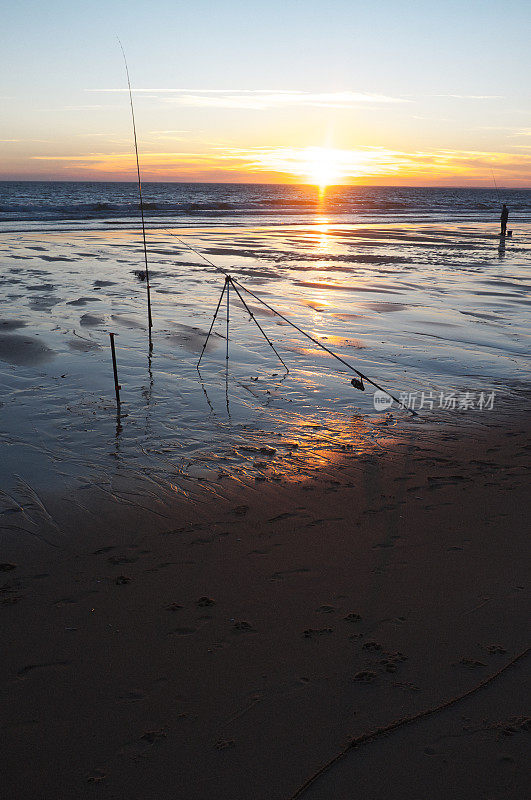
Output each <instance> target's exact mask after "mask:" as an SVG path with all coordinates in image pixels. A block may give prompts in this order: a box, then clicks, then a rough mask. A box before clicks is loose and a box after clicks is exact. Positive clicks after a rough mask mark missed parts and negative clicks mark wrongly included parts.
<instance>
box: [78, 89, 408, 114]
mask: <svg viewBox="0 0 531 800" xmlns="http://www.w3.org/2000/svg"><path fill="white" fill-rule="evenodd" d="M90 91H101V92H123V91H126V90H123V89H101V90H90ZM134 94H144V95H149V96H151V97H159V98H161V99H163V100H164V102H167V103H172V104H176V105H180V106H188V107H196V108H197V107H199V108H232V109H251V110H255V111H265V110H268V109H271V108H290V107H291V108H295V107H298V108H336V109H341V108H350V107H353V106H358V105H385V104H389V103H391V104H393V103H411V102H412V101H411V100H409V99H406V98H403V97H390V96H388V95H382V94H371V93H367V92H354V91H343V92H304V91H297V90H276V89H135V90H134Z"/></svg>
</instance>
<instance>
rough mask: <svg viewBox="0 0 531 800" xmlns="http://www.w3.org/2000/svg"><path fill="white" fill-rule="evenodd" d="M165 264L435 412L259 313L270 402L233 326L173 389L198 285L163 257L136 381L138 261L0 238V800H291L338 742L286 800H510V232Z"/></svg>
mask: <svg viewBox="0 0 531 800" xmlns="http://www.w3.org/2000/svg"><path fill="white" fill-rule="evenodd" d="M173 232H174V233H176V234H177V235H185V236H186V237H187V238H189V239H190V240H191V241H192V242H193V244H194V246H196V247H198V248H200V249H201V250H202V251H203V252H204V253H206V254H207V256H208V257H210V258H212V259H214V260H215V262H216V263H217V264H219V265H220V266H222V267H224V268H230V269H231V271H232V272H233V274H234V275H235V277H236V278H237V279H239V280H240V281H242V282H243V283H244V284H246V285H248V286H249V288H251V289H252V291H254V292H256V293H258V294H259V295H260V296H261V297H263V298H264V299H265V300H266V301H267V302H268V303H270V304H272V305H273V306H274V307H277V308H279V310H281V311H282V312H283V313H285V314H286V315H288V316H289V317H290V318H291V319H293V320H294V321H295V322H296V323H297V324H299V325H301V326H302V327H303V328H304V329H305V330H307V331H308V332H310V333H311V334H312V335H313V336H314V338H317V339H318V340H319V341H321V342H322V343H323V344H325V345H327V346H329V347H332V348H333V349H334V350H336V351H337V352H338V353H339V354H340V355H341V356H342V357H343V358H346V359H347V360H349V361H351V362H352V363H354V364H355V366H356V367H358V368H360V369H361V370H362V371H364V372H366V373H367V374H368V375H369V376H372V377H374V378H376V379H377V380H380V381H381V382H382V383H383V384H384V385H385V386H386V387H388V388H389V389H390V390H391V391H394V392H396V394H397V395H399V394H402V393H407V394H408V396H410V395H411V393H413V394H414V395H415V396H416V398H417V400H419V399H420V397H421V396H424V394H425V395H426V396H427V397H428V398H429V399H428V400H427V402H426V404H425V407H424V408H423V409H422V411H421V414H420V416H419V417H415V418H411V417H410V416H409V415H408V414H407V413H406V412H404V411H403V410H400V409H399V408H397V406H396V404H395V405H394V406H393V407H392V408H390V409H389V408H388V409H385V410H383V411H382V412H381V413H377V412H376V411H375V408H374V404H373V395H372V391H368V390H367V391H365V392H358V391H356V390H354V389H353V387H352V385H351V383H350V379H351V377H352V374H351V373H350V372H349V371H348V370H346V369H344V368H343V367H342V366H341V365H338V364H337V363H336V362H332V361H331V359H330V358H329V356H328V355H326V354H325V353H324V352H323V351H322V350H320V349H319V348H318V347H317V346H316V345H315V344H314V343H309V342H308V341H307V340H304V339H301V338H300V337H299V336H298V335H297V334H296V333H295V332H294V331H293V329H289V328H287V326H285V325H284V324H280V323H279V320H278V318H274V317H272V316H271V314H270V312H269V311H267V310H266V309H264V308H263V307H259V306H258V304H257V303H256V301H254V300H253V303H252V308H253V311H254V312H257V311H258V309H259V308H261V311H260V314H259V318H260V320H261V322H262V323H263V325H264V328H265V329H266V330H267V332H268V334H269V335H270V336H271V338H272V339H273V340H274V342H275V345H276V346H277V347H278V348H279V351H280V352H281V354H282V355H283V357H284V358H286V360H287V361H288V362H289V367H290V373H289V374H284V371H283V370H282V368H281V365H280V364H279V362H278V361H277V360H276V358H275V357H274V355H272V352H271V350H270V349H269V347H268V345H267V343H266V342H265V341H264V339H263V338H262V337H261V336H260V334H259V332H257V330H256V329H255V328H254V327H251V322H250V321H249V319H248V316H247V315H246V314H244V313H243V310H242V308H241V307H237V304H236V306H235V307H233V310H232V311H231V329H230V330H231V340H230V369H229V370H228V371H226V369H225V345H226V341H225V338H224V325H225V319H224V317H223V318H221V319H220V320H219V326H218V328H217V329H216V330H215V331H214V336H213V337H212V338H211V340H210V343H209V348H208V349H207V351H206V354H205V355H206V358H205V360H204V362H202V366H201V373H198V371H197V369H196V362H197V359H198V356H199V353H200V351H201V348H202V346H203V342H204V339H205V336H206V332H207V331H208V328H209V325H210V322H211V319H212V314H213V311H214V309H215V306H216V303H217V300H218V297H219V292H220V291H221V286H222V278H223V276H222V274H221V273H216V272H213V271H212V269H210V268H208V267H206V266H205V265H204V264H201V263H200V262H199V260H197V262H196V258H195V256H194V255H193V254H192V253H190V251H189V250H187V249H186V248H185V247H183V246H182V245H181V244H180V243H179V242H178V241H177V240H176V239H175V238H174V237H173V238H172V236H171V232H167V231H166V230H159V231H150V233H149V238H150V258H151V263H152V292H153V305H154V311H155V313H154V318H155V328H154V331H153V340H154V348H153V351H152V353H149V351H148V348H147V341H146V339H147V336H146V313H145V311H146V309H145V283H144V282H142V281H141V280H140V279H139V277H138V270H139V267H141V264H142V262H141V258H142V251H141V248H140V245H139V241H138V231H131V230H126V229H125V228H123V229H120V228H117V229H116V230H109V231H101V230H91V231H88V230H85V231H83V230H80V229H76V230H73V229H71V230H64V231H55V232H49V233H45V234H42V233H39V232H35V231H34V232H29V233H17V234H6V235H4V236H3V239H2V243H1V256H2V262H3V265H4V269H3V271H2V274H1V276H0V283H1V284H2V288H3V304H2V306H1V307H0V382H1V383H2V389H3V393H2V397H1V398H0V445H1V447H2V459H1V460H0V482H1V485H2V491H1V492H0V533H1V539H0V544H1V550H0V618H1V624H2V630H3V639H2V641H3V645H4V646H3V653H2V660H1V666H0V712H1V714H2V720H3V722H2V726H1V729H0V730H1V737H2V755H3V758H2V762H3V763H2V767H1V769H2V771H3V773H4V775H3V786H5V787H7V788H6V789H5V790H4V791H5V792H6V796H7V797H9V798H12V797H16V798H17V800H18V799H19V798H20V800H26V799H27V800H58V798H60V799H61V800H70V798H72V800H73V799H74V798H76V800H77V798H94V797H97V798H104V799H105V798H122V797H131V798H138V800H149V799H150V798H153V800H166V798H167V799H168V800H170V798H171V800H176V798H178V799H179V800H211V798H216V800H218V798H219V800H251V798H252V800H291V798H293V797H294V796H295V794H296V792H297V789H298V787H301V786H303V785H304V783H305V781H306V780H307V779H308V778H310V777H311V776H312V775H314V774H315V773H316V771H318V770H319V769H320V768H321V767H322V766H323V765H325V764H326V763H328V762H329V761H330V760H331V759H334V757H335V756H336V755H338V754H340V753H341V752H342V751H343V750H344V749H345V747H347V746H348V744H349V742H353V741H356V742H358V746H357V747H356V748H351V749H350V750H349V751H348V752H347V753H346V755H345V756H344V757H343V758H341V759H340V760H339V761H338V762H337V763H335V764H334V765H333V767H331V768H330V769H329V770H327V771H326V772H325V774H323V776H322V777H321V778H320V779H319V780H318V781H317V782H315V783H314V784H312V785H311V786H309V787H308V789H307V791H306V792H305V793H304V795H302V796H304V797H308V798H314V800H315V799H316V798H318V800H330V799H331V798H333V799H334V800H351V798H352V797H353V796H356V797H357V796H360V797H363V798H364V800H372V799H374V800H388V798H393V799H394V798H408V800H410V798H412V799H413V800H425V798H427V797H429V798H434V800H448V799H449V798H451V799H452V800H454V798H455V799H456V800H457V798H463V800H464V799H465V798H466V800H470V798H476V797H477V798H489V800H502V798H503V800H507V798H509V799H510V800H512V798H514V800H516V798H518V800H520V798H521V797H523V796H524V794H525V790H524V787H525V783H524V746H525V745H524V742H525V737H526V736H527V735H528V732H527V733H526V731H527V730H528V723H527V722H526V720H525V718H524V714H525V708H524V705H523V700H522V698H523V687H524V678H525V677H526V676H527V675H528V668H529V667H528V661H527V657H523V656H522V657H521V658H520V657H519V656H520V655H521V654H522V653H523V652H524V651H525V648H526V646H527V643H528V642H527V640H526V613H525V612H526V606H525V605H524V604H525V591H524V587H525V578H526V575H525V572H524V570H525V565H526V556H527V554H528V549H527V546H526V537H525V533H526V523H527V519H528V516H529V501H528V491H527V485H526V474H527V473H526V471H525V470H526V469H528V466H529V439H528V433H529V423H528V419H527V405H528V400H529V398H528V393H527V390H526V381H527V379H528V376H529V359H528V354H529V345H528V339H527V335H528V329H527V328H526V324H525V320H526V318H527V317H526V314H527V313H528V310H529V297H528V293H529V283H528V280H527V276H528V263H529V261H528V253H529V247H530V244H531V229H530V228H529V225H528V224H526V223H521V224H519V226H518V230H517V231H515V235H514V236H513V237H512V240H511V242H509V243H508V244H507V246H506V247H505V246H504V247H503V249H500V245H499V242H498V237H496V236H495V235H493V233H492V226H491V227H489V226H488V225H485V224H483V223H469V224H467V225H460V226H457V225H453V226H452V225H446V226H445V225H442V224H436V223H422V224H416V225H415V226H413V225H411V224H394V225H391V224H390V225H364V226H356V225H343V224H339V223H338V224H328V222H327V220H326V219H325V218H317V222H316V223H315V224H310V223H304V224H301V223H299V224H289V225H288V224H286V225H281V224H278V225H270V226H267V225H263V226H260V225H255V226H249V225H243V224H240V225H238V224H235V225H232V226H230V225H223V224H222V223H221V222H220V224H219V226H217V225H212V224H211V225H206V224H205V225H204V226H203V227H196V228H194V229H189V230H185V231H184V232H183V231H181V230H180V229H178V228H177V229H175V230H174V231H173ZM135 237H136V238H135ZM110 330H112V331H114V332H115V333H117V334H118V336H117V356H118V369H119V379H120V382H121V384H122V406H121V414H120V415H119V416H117V414H116V408H115V404H114V387H113V382H112V367H111V360H110V354H109V348H108V332H109V331H110ZM452 394H453V395H454V397H455V398H457V400H455V402H454V404H453V405H452V404H451V402H449V403H447V404H446V406H444V407H443V406H442V405H441V402H439V401H440V400H441V398H447V397H450V396H451V395H452ZM491 395H492V399H493V402H492V405H491V406H490V407H489V406H488V404H487V406H485V404H484V402H483V401H482V400H480V398H482V397H484V396H487V397H488V396H491ZM494 396H495V397H494ZM459 398H461V399H462V398H468V400H470V398H473V402H472V404H471V405H470V404H469V405H468V406H467V404H466V403H463V404H461V402H460V401H459ZM445 402H446V400H445ZM430 403H431V405H430ZM417 408H418V406H417ZM513 662H514V663H513ZM475 688H477V689H478V691H477V692H474V693H473V694H469V692H470V691H471V690H473V689H475ZM430 710H433V713H430V714H426V712H429V711H430ZM410 718H415V719H414V721H411V722H408V720H409V719H410ZM380 729H382V730H380ZM375 731H380V732H379V733H378V734H377V735H376V736H374V737H371V736H370V734H371V733H372V732H375Z"/></svg>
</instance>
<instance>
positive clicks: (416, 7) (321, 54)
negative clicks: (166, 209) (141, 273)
mask: <svg viewBox="0 0 531 800" xmlns="http://www.w3.org/2000/svg"><path fill="white" fill-rule="evenodd" d="M530 18H531V12H530V11H529V5H528V3H527V2H524V1H523V0H522V1H521V2H520V1H519V0H508V2H492V0H470V1H469V2H466V3H464V2H454V1H453V0H447V1H446V2H429V1H428V2H411V0H404V2H393V0H380V2H373V3H368V2H366V1H365V0H364V2H358V1H357V0H331V1H330V2H329V3H324V2H323V1H322V0H320V1H319V2H314V0H297V1H295V0H282V1H280V0H268V2H267V3H265V2H264V3H257V2H254V0H247V2H243V1H240V0H224V2H220V1H219V0H218V1H217V2H216V0H210V2H205V0H196V2H194V3H191V2H186V3H184V2H175V0H172V1H171V2H169V1H168V2H166V1H163V0H154V1H153V2H152V3H150V4H148V3H145V2H142V3H140V2H137V0H132V1H131V2H117V1H116V0H110V1H109V2H103V0H93V2H91V3H81V2H78V1H77V0H72V2H66V1H64V2H62V1H60V0H50V2H47V3H42V2H34V1H33V0H32V1H31V2H29V1H28V0H21V1H20V2H19V3H18V4H17V5H15V4H12V5H11V7H8V8H6V9H5V10H4V12H3V20H2V21H3V33H4V36H3V43H2V54H1V60H2V67H1V78H0V81H1V86H0V96H1V101H2V114H1V117H0V179H3V180H18V179H29V180H34V179H45V180H48V179H53V180H132V179H133V178H134V177H135V175H134V160H133V157H132V151H131V122H130V111H129V105H128V103H129V101H128V96H127V93H126V91H127V83H126V77H125V72H124V65H123V60H122V55H121V52H120V49H119V46H118V43H117V40H116V35H119V36H120V39H121V40H122V42H123V45H124V47H125V50H126V52H127V56H128V60H129V69H130V73H131V80H132V84H133V89H134V92H135V107H136V114H137V127H138V136H139V145H140V152H141V167H142V173H143V177H144V179H145V180H162V181H163V180H175V181H220V182H253V183H292V182H296V183H300V182H312V183H323V184H324V183H366V184H382V185H385V184H387V185H423V186H426V185H442V186H444V185H454V186H463V185H476V186H482V185H484V186H492V172H491V169H492V170H494V173H495V175H496V179H497V180H498V181H499V183H500V185H504V186H531V103H530V94H531V92H530V80H529V76H530V74H531V70H530V66H531V65H530V56H529V41H530V39H531V35H530V34H531V26H530Z"/></svg>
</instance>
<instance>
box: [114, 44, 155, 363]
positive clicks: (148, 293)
mask: <svg viewBox="0 0 531 800" xmlns="http://www.w3.org/2000/svg"><path fill="white" fill-rule="evenodd" d="M116 38H117V39H118V36H117V37H116ZM118 44H119V45H120V49H121V51H122V55H123V57H124V63H125V73H126V75H127V85H128V87H129V100H130V102H131V119H132V122H133V138H134V141H135V154H136V174H137V177H138V196H139V198H140V215H141V217H142V239H143V242H144V262H145V265H146V288H147V303H148V332H149V348H150V349H151V348H152V347H153V344H152V341H151V328H152V327H153V320H152V319H151V291H150V286H149V267H148V257H147V245H146V225H145V222H144V203H143V201H142V182H141V180H140V162H139V160H138V142H137V138H136V124H135V109H134V107H133V92H132V91H131V81H130V79H129V68H128V66H127V58H126V57H125V50H124V48H123V45H122V43H121V41H120V39H118Z"/></svg>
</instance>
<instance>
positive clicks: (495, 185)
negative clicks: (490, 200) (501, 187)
mask: <svg viewBox="0 0 531 800" xmlns="http://www.w3.org/2000/svg"><path fill="white" fill-rule="evenodd" d="M490 171H491V174H492V180H493V181H494V187H495V189H496V194H497V195H498V203H499V204H500V205H502V201H501V197H500V193H499V191H498V184H497V183H496V178H495V177H494V170H493V169H492V167H491V168H490Z"/></svg>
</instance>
